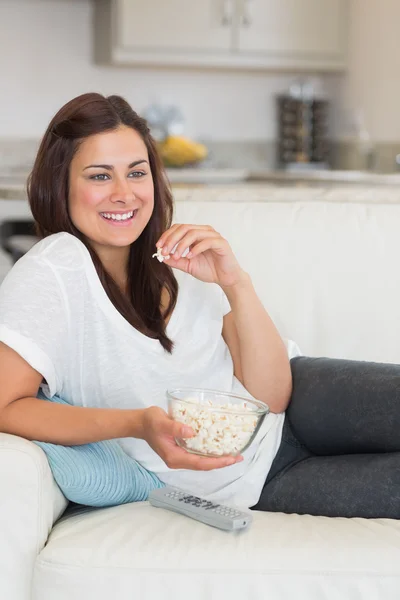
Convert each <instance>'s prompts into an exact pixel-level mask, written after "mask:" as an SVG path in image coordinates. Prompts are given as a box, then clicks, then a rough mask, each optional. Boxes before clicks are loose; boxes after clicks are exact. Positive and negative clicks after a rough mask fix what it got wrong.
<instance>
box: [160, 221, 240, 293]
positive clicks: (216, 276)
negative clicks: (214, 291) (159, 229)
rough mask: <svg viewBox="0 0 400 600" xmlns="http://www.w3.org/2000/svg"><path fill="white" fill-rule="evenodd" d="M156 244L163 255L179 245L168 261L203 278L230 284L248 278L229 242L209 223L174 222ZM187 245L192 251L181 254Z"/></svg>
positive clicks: (226, 284)
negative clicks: (186, 223) (182, 223)
mask: <svg viewBox="0 0 400 600" xmlns="http://www.w3.org/2000/svg"><path fill="white" fill-rule="evenodd" d="M156 246H157V248H162V249H163V250H162V255H163V256H164V257H166V256H167V255H168V254H170V252H171V250H172V249H173V248H174V247H175V246H176V248H175V252H174V254H171V255H170V258H169V259H165V262H166V264H167V265H169V266H170V267H173V268H175V269H180V270H181V271H185V272H186V273H189V274H190V275H193V277H196V279H200V281H205V282H207V283H217V284H218V285H220V286H221V287H230V286H233V285H236V284H238V283H241V282H242V281H244V280H245V279H246V273H245V272H244V271H243V269H242V268H241V267H240V265H239V263H238V261H237V260H236V257H235V255H234V254H233V252H232V249H231V247H230V245H229V244H228V242H227V241H226V240H225V239H224V238H223V237H222V236H221V235H220V234H219V233H218V232H217V231H215V229H213V228H212V227H210V226H209V225H179V224H175V225H172V227H170V229H168V230H167V231H166V232H165V233H163V235H162V236H161V237H160V239H159V240H158V242H157V244H156ZM187 248H189V254H187V256H186V257H185V258H182V254H183V253H184V251H185V250H186V249H187Z"/></svg>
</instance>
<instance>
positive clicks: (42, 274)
mask: <svg viewBox="0 0 400 600" xmlns="http://www.w3.org/2000/svg"><path fill="white" fill-rule="evenodd" d="M80 245H82V246H83V248H85V247H84V245H83V244H82V242H80V241H79V240H78V239H77V238H75V237H74V236H73V235H70V234H69V233H56V234H54V235H50V236H48V237H46V238H44V239H43V240H40V241H39V242H37V244H35V245H34V246H33V247H32V248H31V249H30V250H29V251H28V252H27V253H26V254H25V255H24V256H23V257H22V258H20V259H19V260H18V261H17V262H16V263H15V265H14V266H13V267H12V268H11V269H10V271H9V272H8V273H7V275H6V277H5V278H4V280H3V282H2V283H1V286H0V290H1V296H2V297H4V296H13V294H15V293H19V294H21V293H25V294H26V295H29V293H33V294H35V295H36V294H37V293H38V290H40V289H42V288H44V289H46V290H47V291H50V290H51V289H52V288H53V289H56V288H58V287H59V280H60V278H61V279H63V272H68V273H71V272H76V273H77V274H78V276H79V275H80V271H81V267H82V265H83V262H84V261H83V254H82V250H81V248H80Z"/></svg>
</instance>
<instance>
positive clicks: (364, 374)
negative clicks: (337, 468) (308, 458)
mask: <svg viewBox="0 0 400 600" xmlns="http://www.w3.org/2000/svg"><path fill="white" fill-rule="evenodd" d="M291 365H292V374H293V395H292V399H291V402H290V405H289V407H288V410H287V414H286V416H287V419H288V420H289V422H290V425H291V427H292V429H293V432H294V434H295V436H296V438H297V439H298V440H299V441H300V442H301V443H302V444H304V446H306V447H307V448H308V449H309V450H310V451H311V452H312V453H313V454H316V455H317V456H332V455H338V454H363V453H371V452H372V453H379V452H400V365H387V364H379V363H368V362H358V361H349V360H336V359H327V358H308V357H298V358H295V359H293V360H292V362H291Z"/></svg>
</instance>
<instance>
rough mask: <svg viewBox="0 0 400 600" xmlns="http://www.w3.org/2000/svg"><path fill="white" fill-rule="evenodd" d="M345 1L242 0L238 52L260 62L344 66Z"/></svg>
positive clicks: (254, 61) (250, 59)
mask: <svg viewBox="0 0 400 600" xmlns="http://www.w3.org/2000/svg"><path fill="white" fill-rule="evenodd" d="M347 1H348V0H242V7H243V9H242V18H241V27H240V34H239V44H238V48H239V52H240V54H241V56H242V57H243V58H244V57H248V59H249V62H252V64H260V66H263V65H266V64H268V63H269V64H270V65H271V66H272V65H273V64H279V65H280V66H282V67H307V65H310V66H314V65H316V66H318V65H325V67H329V68H338V67H340V65H342V66H344V64H345V59H346V37H347V36H346V29H347V28H346V20H347V19H346V16H347V15H346V13H347Z"/></svg>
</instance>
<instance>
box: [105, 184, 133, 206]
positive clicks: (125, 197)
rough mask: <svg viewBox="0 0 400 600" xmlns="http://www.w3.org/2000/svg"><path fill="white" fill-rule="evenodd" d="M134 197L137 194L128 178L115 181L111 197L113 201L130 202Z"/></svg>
mask: <svg viewBox="0 0 400 600" xmlns="http://www.w3.org/2000/svg"><path fill="white" fill-rule="evenodd" d="M134 198H135V194H134V192H133V190H132V187H131V186H130V185H129V182H128V181H127V180H126V179H121V180H118V181H115V183H114V188H113V190H112V193H111V198H110V199H111V201H112V202H130V201H131V200H134Z"/></svg>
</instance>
